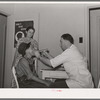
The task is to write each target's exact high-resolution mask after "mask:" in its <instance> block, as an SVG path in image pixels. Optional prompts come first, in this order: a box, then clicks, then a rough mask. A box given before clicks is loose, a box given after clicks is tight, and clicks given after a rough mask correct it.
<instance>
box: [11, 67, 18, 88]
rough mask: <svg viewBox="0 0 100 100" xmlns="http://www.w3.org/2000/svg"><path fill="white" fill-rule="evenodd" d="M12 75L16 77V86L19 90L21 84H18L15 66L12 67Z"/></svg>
mask: <svg viewBox="0 0 100 100" xmlns="http://www.w3.org/2000/svg"><path fill="white" fill-rule="evenodd" d="M12 73H13V76H14V80H15V82H16V86H17V88H19V84H18V80H17V76H16V70H15V67H14V66H13V67H12Z"/></svg>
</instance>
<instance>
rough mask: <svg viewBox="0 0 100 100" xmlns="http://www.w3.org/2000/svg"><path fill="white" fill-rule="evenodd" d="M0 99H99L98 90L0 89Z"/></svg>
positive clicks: (99, 90)
mask: <svg viewBox="0 0 100 100" xmlns="http://www.w3.org/2000/svg"><path fill="white" fill-rule="evenodd" d="M0 3H8V4H9V3H36V4H39V3H41V4H48V3H49V4H54V3H56V4H63V3H64V4H66V3H67V4H82V3H86V4H87V3H88V4H90V3H93V4H94V3H97V4H98V3H100V2H92V1H91V2H41V1H40V2H36V1H34V2H29V1H25V2H15V1H14V2H12V1H9V2H8V1H1V2H0ZM0 98H29V99H30V98H33V99H35V98H37V99H42V98H45V99H57V98H58V99H69V98H70V99H76V98H77V99H80V98H82V99H99V98H100V89H16V88H15V89H9V88H4V89H0Z"/></svg>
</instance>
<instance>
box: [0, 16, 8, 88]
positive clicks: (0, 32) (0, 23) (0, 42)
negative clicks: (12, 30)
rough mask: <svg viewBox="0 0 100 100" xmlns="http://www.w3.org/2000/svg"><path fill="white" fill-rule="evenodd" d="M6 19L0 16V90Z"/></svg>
mask: <svg viewBox="0 0 100 100" xmlns="http://www.w3.org/2000/svg"><path fill="white" fill-rule="evenodd" d="M6 25H7V17H6V16H5V15H3V14H0V88H2V87H3V85H4V70H5V49H6V48H5V47H6Z"/></svg>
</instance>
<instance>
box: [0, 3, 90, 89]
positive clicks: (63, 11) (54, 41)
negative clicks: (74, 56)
mask: <svg viewBox="0 0 100 100" xmlns="http://www.w3.org/2000/svg"><path fill="white" fill-rule="evenodd" d="M0 7H1V5H0ZM0 9H2V10H3V11H5V12H6V13H7V12H9V13H10V16H9V17H8V24H7V50H6V69H5V87H9V86H10V81H11V64H12V60H13V56H14V51H15V49H14V27H15V21H19V20H31V19H32V20H34V22H35V29H36V33H35V38H36V40H38V42H39V48H40V49H45V48H48V49H49V50H50V52H51V54H53V56H56V55H58V54H60V53H61V52H62V51H61V49H60V47H59V40H60V36H61V35H62V34H64V33H67V32H68V33H70V34H72V36H73V37H74V39H75V45H76V46H77V47H78V48H79V50H80V51H81V52H82V54H83V55H85V56H87V55H88V53H87V46H88V45H87V39H88V38H87V34H88V30H87V6H85V5H84V4H62V5H61V4H59V5H58V4H56V5H53V4H52V5H50V4H46V5H43V4H42V5H41V4H40V5H37V4H35V5H33V4H15V5H12V6H11V5H10V7H9V6H8V7H5V6H2V7H1V8H0ZM6 9H11V11H10V10H6ZM38 37H39V38H38ZM79 37H83V43H82V44H79ZM39 66H40V67H39V70H40V69H42V68H44V67H43V66H44V65H42V64H41V63H39ZM39 75H40V76H41V74H40V72H39Z"/></svg>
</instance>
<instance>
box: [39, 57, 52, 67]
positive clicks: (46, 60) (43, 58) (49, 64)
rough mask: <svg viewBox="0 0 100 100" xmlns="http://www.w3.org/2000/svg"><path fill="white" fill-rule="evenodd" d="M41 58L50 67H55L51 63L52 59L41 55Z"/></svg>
mask: <svg viewBox="0 0 100 100" xmlns="http://www.w3.org/2000/svg"><path fill="white" fill-rule="evenodd" d="M39 60H40V61H41V62H43V63H44V64H46V65H48V66H49V67H50V68H53V67H52V65H51V62H50V59H48V58H45V57H41V56H40V57H39Z"/></svg>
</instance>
